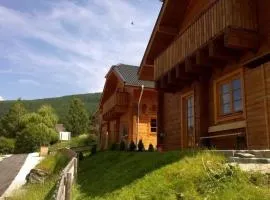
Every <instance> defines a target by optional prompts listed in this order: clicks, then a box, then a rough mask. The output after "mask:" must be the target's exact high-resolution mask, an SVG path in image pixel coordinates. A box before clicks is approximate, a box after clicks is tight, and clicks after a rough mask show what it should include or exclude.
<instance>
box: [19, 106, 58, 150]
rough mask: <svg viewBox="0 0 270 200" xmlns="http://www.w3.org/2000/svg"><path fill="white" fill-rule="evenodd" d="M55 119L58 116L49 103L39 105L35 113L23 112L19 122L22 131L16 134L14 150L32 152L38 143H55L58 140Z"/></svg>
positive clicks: (37, 146)
mask: <svg viewBox="0 0 270 200" xmlns="http://www.w3.org/2000/svg"><path fill="white" fill-rule="evenodd" d="M57 121H58V117H57V115H56V114H55V113H54V110H53V109H52V107H51V106H49V105H43V106H41V107H40V109H39V110H38V112H37V113H27V114H25V115H24V116H23V117H22V119H21V122H20V125H21V127H22V131H21V133H20V134H18V136H17V140H16V145H15V150H16V152H19V153H23V152H24V153H28V152H33V151H35V150H37V149H38V148H39V147H40V145H49V144H53V143H55V142H56V141H57V140H58V134H57V132H56V130H55V125H56V124H57Z"/></svg>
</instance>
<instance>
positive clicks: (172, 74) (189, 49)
mask: <svg viewBox="0 0 270 200" xmlns="http://www.w3.org/2000/svg"><path fill="white" fill-rule="evenodd" d="M256 16H257V14H256V1H254V0H216V1H215V2H214V3H213V4H212V5H211V6H210V7H209V8H208V9H207V10H206V11H204V12H203V13H202V14H201V15H200V16H198V17H197V18H196V19H195V20H194V21H193V22H192V23H191V25H189V26H188V27H187V28H186V29H185V30H184V31H182V32H181V33H180V34H179V36H178V37H177V39H176V40H175V41H174V42H173V43H171V44H170V46H168V48H167V49H166V50H165V51H164V52H163V53H162V54H160V55H159V57H157V58H156V60H155V64H154V65H155V72H154V76H155V78H154V79H155V81H157V83H158V84H159V83H160V80H161V85H162V84H163V82H167V83H168V82H170V81H172V80H173V79H175V78H179V76H181V75H183V77H181V78H182V79H183V80H185V78H186V75H187V73H192V74H193V73H196V72H198V71H201V70H202V68H203V67H205V66H208V65H217V64H220V63H221V61H224V60H227V59H228V58H232V57H234V56H235V55H240V54H241V53H243V51H247V50H251V49H256V48H257V46H258V38H257V33H256V32H257V17H256ZM162 79H164V80H162ZM177 83H179V81H177Z"/></svg>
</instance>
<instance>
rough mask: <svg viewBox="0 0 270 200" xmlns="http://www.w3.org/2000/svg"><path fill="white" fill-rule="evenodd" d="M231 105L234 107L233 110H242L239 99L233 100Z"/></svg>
mask: <svg viewBox="0 0 270 200" xmlns="http://www.w3.org/2000/svg"><path fill="white" fill-rule="evenodd" d="M233 107H234V111H235V112H238V111H242V110H243V107H242V101H241V100H239V101H234V102H233Z"/></svg>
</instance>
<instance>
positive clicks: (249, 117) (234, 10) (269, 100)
mask: <svg viewBox="0 0 270 200" xmlns="http://www.w3.org/2000/svg"><path fill="white" fill-rule="evenodd" d="M269 36H270V1H269V0H164V1H163V6H162V8H161V11H160V15H159V17H158V19H157V22H156V25H155V27H154V30H153V32H152V36H151V38H150V41H149V44H148V46H147V49H146V51H145V54H144V57H143V60H142V62H141V66H140V70H139V72H138V74H139V78H140V79H143V80H153V81H155V85H156V89H157V91H158V105H159V106H158V144H159V145H162V146H164V149H167V150H168V149H179V148H194V147H197V146H214V147H216V148H219V149H231V148H241V149H245V148H248V149H269V148H270V130H269V129H270V121H269V120H270V37H269Z"/></svg>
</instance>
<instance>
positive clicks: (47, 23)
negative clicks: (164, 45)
mask: <svg viewBox="0 0 270 200" xmlns="http://www.w3.org/2000/svg"><path fill="white" fill-rule="evenodd" d="M161 4H162V3H161V2H160V1H159V0H57V1H56V0H0V101H2V100H10V99H17V98H22V99H37V98H46V97H57V96H64V95H70V94H81V93H90V92H91V93H92V92H101V91H102V89H103V85H104V82H105V78H104V77H105V75H106V73H107V71H108V70H109V68H110V67H111V65H115V64H118V63H125V64H131V65H139V64H140V62H141V60H142V56H143V54H144V51H145V48H146V46H147V43H148V41H149V38H150V35H151V32H152V30H153V27H154V24H155V21H156V19H157V17H158V13H159V11H160V8H161V6H162V5H161ZM132 22H133V23H132Z"/></svg>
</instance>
